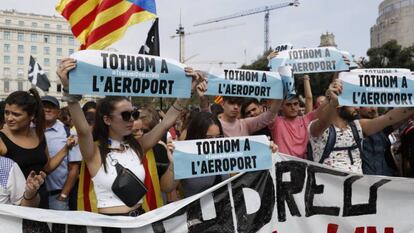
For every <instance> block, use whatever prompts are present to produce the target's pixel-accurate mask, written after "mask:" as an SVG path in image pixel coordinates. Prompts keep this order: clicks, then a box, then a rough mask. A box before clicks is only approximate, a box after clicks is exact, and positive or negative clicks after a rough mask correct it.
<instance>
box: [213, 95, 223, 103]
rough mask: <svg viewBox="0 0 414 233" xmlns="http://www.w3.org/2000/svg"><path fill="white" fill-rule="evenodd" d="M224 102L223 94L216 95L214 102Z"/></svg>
mask: <svg viewBox="0 0 414 233" xmlns="http://www.w3.org/2000/svg"><path fill="white" fill-rule="evenodd" d="M222 102H223V96H220V95H217V96H216V97H214V103H216V104H221V103H222Z"/></svg>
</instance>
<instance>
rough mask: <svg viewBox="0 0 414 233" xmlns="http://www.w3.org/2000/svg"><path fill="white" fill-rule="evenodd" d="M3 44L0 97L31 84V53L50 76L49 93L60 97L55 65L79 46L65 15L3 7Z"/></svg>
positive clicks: (0, 38) (0, 33) (0, 34)
mask: <svg viewBox="0 0 414 233" xmlns="http://www.w3.org/2000/svg"><path fill="white" fill-rule="evenodd" d="M0 46H1V47H0V99H1V100H4V99H5V97H7V96H8V95H9V94H10V93H11V92H13V91H16V90H28V89H30V88H31V86H32V85H31V83H30V81H29V80H28V71H29V61H30V55H31V56H33V57H34V58H35V59H36V61H37V62H38V63H39V65H40V66H41V67H42V69H43V70H44V72H45V73H46V74H47V76H48V78H49V81H50V84H51V86H50V89H49V91H48V92H47V94H49V95H53V96H56V97H60V96H61V85H60V80H59V78H58V77H57V75H56V67H57V65H58V64H59V63H60V60H61V59H62V58H64V57H68V56H69V55H70V54H72V53H74V52H75V51H76V50H77V48H78V47H79V45H78V43H77V41H76V40H75V38H74V37H73V35H72V32H71V31H70V28H69V24H68V23H67V22H66V20H65V19H63V18H62V17H60V16H46V15H38V14H32V13H22V12H17V11H14V10H11V11H0ZM38 90H40V89H38ZM45 94H46V93H45ZM59 99H60V98H59Z"/></svg>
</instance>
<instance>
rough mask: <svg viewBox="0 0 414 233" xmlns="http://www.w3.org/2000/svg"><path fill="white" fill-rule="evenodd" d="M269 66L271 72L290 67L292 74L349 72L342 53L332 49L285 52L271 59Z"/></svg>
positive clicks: (305, 49)
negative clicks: (281, 67)
mask: <svg viewBox="0 0 414 233" xmlns="http://www.w3.org/2000/svg"><path fill="white" fill-rule="evenodd" d="M270 65H271V70H277V68H278V67H280V66H291V67H292V71H293V73H294V74H307V73H320V72H336V71H343V70H349V66H348V65H347V64H346V63H345V61H344V58H343V54H342V52H341V51H339V50H337V49H336V48H333V47H320V48H304V49H292V50H285V51H282V52H280V53H279V54H278V55H277V56H276V57H274V58H272V60H271V61H270Z"/></svg>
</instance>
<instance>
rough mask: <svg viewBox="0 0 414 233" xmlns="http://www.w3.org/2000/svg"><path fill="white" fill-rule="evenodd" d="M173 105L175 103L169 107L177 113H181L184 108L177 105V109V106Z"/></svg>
mask: <svg viewBox="0 0 414 233" xmlns="http://www.w3.org/2000/svg"><path fill="white" fill-rule="evenodd" d="M175 104H176V102H174V103H173V104H172V105H171V107H173V108H174V109H175V110H177V111H178V112H182V111H183V110H184V107H183V106H181V105H180V104H178V105H179V107H177V106H175Z"/></svg>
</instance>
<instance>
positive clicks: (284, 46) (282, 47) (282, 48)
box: [274, 43, 293, 52]
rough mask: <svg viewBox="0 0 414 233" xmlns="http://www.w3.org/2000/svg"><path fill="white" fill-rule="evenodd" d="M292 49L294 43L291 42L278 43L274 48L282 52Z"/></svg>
mask: <svg viewBox="0 0 414 233" xmlns="http://www.w3.org/2000/svg"><path fill="white" fill-rule="evenodd" d="M291 49H293V45H292V44H291V43H284V44H279V45H276V46H275V48H274V51H275V52H282V51H285V50H291Z"/></svg>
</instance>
